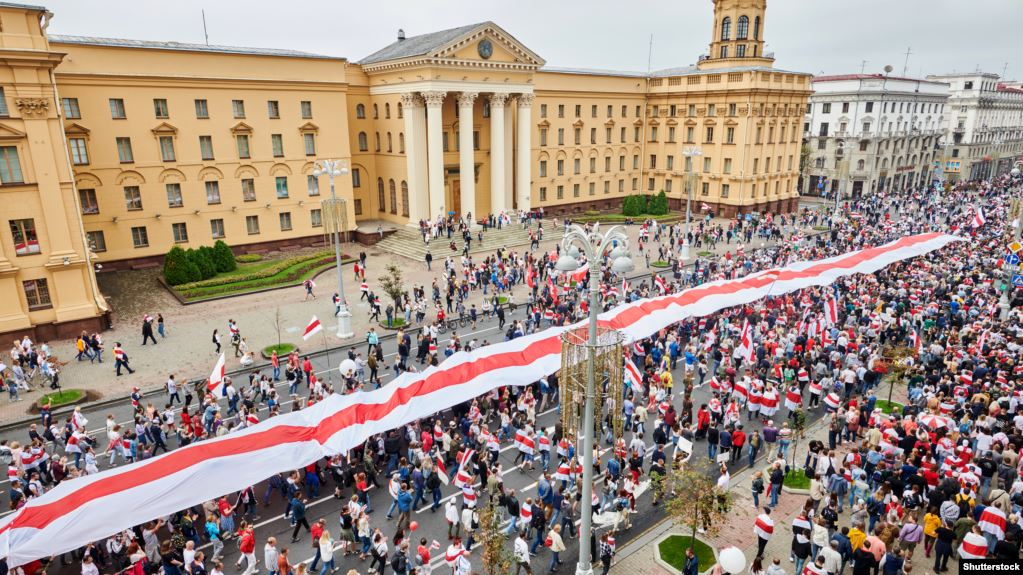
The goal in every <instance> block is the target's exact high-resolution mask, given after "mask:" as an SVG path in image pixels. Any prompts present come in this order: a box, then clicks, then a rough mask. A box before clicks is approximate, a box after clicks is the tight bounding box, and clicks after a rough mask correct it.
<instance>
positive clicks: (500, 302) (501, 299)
mask: <svg viewBox="0 0 1023 575" xmlns="http://www.w3.org/2000/svg"><path fill="white" fill-rule="evenodd" d="M506 303H508V296H503V295H499V296H497V305H504V304H506Z"/></svg>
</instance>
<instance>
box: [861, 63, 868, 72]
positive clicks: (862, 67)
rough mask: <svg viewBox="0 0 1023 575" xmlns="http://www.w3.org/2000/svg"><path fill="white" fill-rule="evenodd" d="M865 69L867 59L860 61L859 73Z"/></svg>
mask: <svg viewBox="0 0 1023 575" xmlns="http://www.w3.org/2000/svg"><path fill="white" fill-rule="evenodd" d="M866 69H867V60H864V61H863V62H861V63H860V74H862V73H863V72H864V71H866Z"/></svg>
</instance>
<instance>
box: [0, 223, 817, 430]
mask: <svg viewBox="0 0 1023 575" xmlns="http://www.w3.org/2000/svg"><path fill="white" fill-rule="evenodd" d="M694 217H695V216H694ZM715 222H716V223H722V224H725V225H727V220H723V219H719V220H715ZM546 227H549V225H548V226H546ZM626 230H627V232H628V234H629V237H630V238H631V239H632V240H633V244H632V245H635V243H634V242H635V239H636V238H637V236H638V234H639V230H640V226H638V225H634V226H626ZM807 231H808V230H803V233H806V232H807ZM552 235H555V234H548V239H547V240H545V241H543V242H541V243H540V249H539V251H541V252H546V251H549V250H552V249H554V247H555V244H556V240H554V239H550V237H549V236H552ZM557 235H560V234H557ZM736 247H737V244H736V243H735V242H732V243H731V244H730V245H729V244H725V243H720V244H718V245H717V247H716V249H713V250H710V249H709V248H708V247H706V246H705V247H704V248H701V250H696V249H695V248H694V249H693V252H694V253H693V257H694V258H695V255H696V254H695V252H696V251H702V250H707V251H711V252H712V253H714V254H718V255H720V254H724V253H725V252H726V251H728V250H732V251H733V253H734V251H735V249H736ZM527 248H528V245H527V246H519V247H512V248H510V249H511V250H512V251H516V252H519V253H522V252H525V251H528V250H527ZM343 250H344V252H345V253H346V254H350V255H353V256H357V255H358V253H359V252H360V251H365V252H366V254H367V266H366V267H367V273H366V280H367V283H368V284H369V287H370V289H371V290H373V291H374V292H375V293H377V294H380V295H382V294H383V291H382V290H381V289H380V280H381V276H382V274H383V272H384V269H385V267H386V265H387V264H388V263H390V262H394V263H396V264H397V265H398V266H399V268H400V269H401V270H402V273H403V282H404V284H405V285H406V286H412V285H416V284H418V285H422V286H424V287H425V288H426V290H427V291H428V293H429V289H430V285H431V283H432V282H433V281H434V280H439V279H440V277H441V272H442V271H443V268H444V263H443V260H439V259H438V260H434V262H433V266H432V267H433V270H432V271H430V270H427V268H426V265H425V263H424V262H421V261H413V260H410V259H408V258H405V257H402V256H398V255H394V254H390V253H387V252H384V251H382V250H380V249H375V248H374V246H361V245H359V244H348V245H345V246H344V248H343ZM654 252H655V254H654V255H655V256H656V247H654ZM289 253H290V252H289ZM270 255H273V254H270ZM633 255H634V260H635V261H636V271H635V272H634V273H633V274H632V276H633V278H639V279H645V277H646V276H648V275H649V274H650V273H651V272H655V271H658V270H656V269H653V268H649V267H648V266H647V265H645V262H644V257H643V256H641V255H639V253H638V252H634V254H633ZM482 257H483V255H482V254H475V255H474V259H475V260H480V259H482ZM653 259H656V257H654V258H653ZM456 261H457V260H456ZM335 270H336V268H330V269H328V270H326V271H324V272H323V273H322V274H320V276H319V277H318V278H316V279H317V283H318V286H317V288H316V290H315V292H316V298H315V299H306V297H305V293H304V290H303V288H302V287H292V288H282V289H279V290H273V291H268V292H262V293H256V294H250V295H245V296H238V297H233V298H227V299H221V300H215V301H208V302H202V303H197V304H192V305H187V306H186V305H181V304H180V303H178V301H177V300H176V299H174V298H173V297H172V296H171V294H170V293H168V292H167V291H166V290H165V289H164V288H163V287H162V286H161V285H160V284H159V283H158V282H157V279H156V278H157V276H158V274H159V273H160V270H159V269H145V270H131V271H119V272H113V273H108V274H100V276H99V281H100V287H101V289H102V291H103V293H104V294H105V295H106V296H107V297H108V299H109V301H110V302H111V305H112V308H113V328H112V329H111V330H108V331H105V332H103V333H102V334H101V337H102V339H103V341H104V344H105V347H106V352H105V354H104V355H105V360H104V362H103V363H102V364H100V363H92V362H89V361H87V360H83V361H76V360H75V355H76V351H75V347H74V340H59V341H50V342H48V343H49V345H50V347H51V353H53V354H55V355H56V356H57V359H58V360H59V361H61V362H66V364H65V365H64V366H63V367H62V368H61V375H60V381H61V385H62V387H63V388H68V389H70V388H78V389H85V390H88V391H89V392H90V394H91V398H90V403H92V404H97V403H98V404H100V405H102V404H106V403H109V402H110V401H113V400H116V399H119V398H126V397H127V396H128V395H129V394H130V393H131V390H132V387H136V386H137V387H139V388H141V389H142V390H143V391H157V390H161V389H163V387H164V382H165V381H166V380H167V378H168V376H169V375H170V374H175V377H176V379H177V380H178V381H190V380H195V379H202V378H206V377H208V375H209V372H210V371H211V369H212V368H213V364H214V363H215V361H216V358H217V354H216V353H215V349H214V346H213V343H212V341H211V339H212V333H213V330H214V329H219V330H220V333H221V337H222V340H223V342H224V343H223V349H224V350H225V352H226V359H227V370H228V371H229V372H230V371H232V370H240V369H241V366H240V364H239V363H238V359H237V358H235V357H233V355H234V354H233V350H232V348H231V346H230V345H229V344H228V340H229V338H228V337H227V336H226V335H224V334H226V333H227V331H228V330H227V323H228V320H229V319H233V320H235V322H237V324H238V326H239V329H240V331H241V334H242V335H243V336H244V337H245V338H246V340H247V343H248V345H249V349H251V350H253V351H256V352H257V362H256V365H259V364H260V363H261V361H262V360H261V359H260V358H259V357H258V350H260V349H262V348H263V347H265V346H267V345H271V344H275V343H278V341H285V342H291V343H296V344H298V345H299V347H300V349H301V351H302V352H303V353H310V352H322V351H324V350H327V349H332V350H339V349H341V350H344V349H347V347H348V346H349V345H357V344H358V343H361V342H362V341H363V339H364V337H363V336H364V334H365V333H366V332H367V331H368V330H369V328H370V327H376V328H377V333H379V334H381V336H384V335H386V334H388V333H389V332H388V331H387V330H384V329H382V328H381V327H380V326H379V325H378V324H375V323H371V322H370V321H369V304H368V303H367V302H365V301H360V300H359V296H360V295H361V294H360V292H359V283H360V282H358V281H356V280H355V277H354V273H353V272H352V268H351V267H350V266H346V269H345V273H344V283H345V293H346V294H347V296H348V300H349V302H350V307H351V311H352V314H353V317H352V328H353V332H354V333H355V338H354V340H355V341H352V340H342V339H339V338H337V337H336V335H335V334H336V331H337V330H336V326H337V324H336V320H334V318H333V315H334V306H333V304H332V303H331V295H332V294H333V293H334V291H335V283H336V277H337V275H336V271H335ZM659 271H661V272H665V271H667V270H659ZM631 279H632V278H630V280H631ZM633 283H635V282H634V281H633ZM527 289H528V288H526V286H525V285H524V284H520V285H517V286H515V287H514V289H513V290H512V291H513V293H514V296H515V298H516V301H518V302H524V301H525V299H526V297H527V295H526V294H527V291H526V290H527ZM384 297H385V296H384ZM482 298H483V295H482V292H481V291H479V290H476V291H474V292H472V293H471V295H470V298H469V301H468V302H467V303H466V307H467V308H468V307H469V304H471V303H476V304H477V307H479V306H480V304H481V302H482ZM147 313H148V314H150V315H152V316H153V317H156V314H157V313H162V314H163V317H164V320H165V326H166V337H160V336H159V335H157V336H156V338H157V340H158V341H159V343H158V344H156V345H154V344H152V343H150V344H149V345H144V346H143V345H140V344H141V339H142V338H141V318H142V317H143V316H144V315H145V314H147ZM314 315H315V316H317V317H318V318H320V321H321V322H322V323H323V325H324V330H323V332H321V334H323V335H322V336H320V335H317V336H315V337H314V338H313V339H312V340H310V341H309V342H308V343H306V342H303V341H302V339H301V334H302V332H303V331H304V329H305V326H306V325H307V324H308V322H309V320H310V318H311V317H312V316H314ZM433 316H434V314H433V313H428V314H427V319H432V318H433ZM381 317H383V314H381ZM495 339H496V338H495V336H491V341H495ZM115 342H121V343H122V344H123V347H124V349H125V351H126V352H127V354H128V357H129V358H130V363H131V366H132V368H134V369H135V373H134V374H128V373H127V372H123V373H124V375H122V376H120V377H118V376H116V375H115V373H114V364H113V357H112V352H111V350H112V349H113V346H114V343H115ZM356 342H358V343H356ZM37 343H41V342H37ZM334 359H335V361H338V362H340V360H341V354H340V353H335V354H334ZM41 381H42V378H41V377H40V378H38V379H37V382H36V384H35V385H34V389H33V391H31V392H23V393H22V395H21V396H22V398H23V399H24V401H21V402H10V401H8V400H7V399H6V398H3V397H0V428H3V427H6V426H23V425H25V424H26V423H27V422H29V421H31V420H32V419H34V417H35V415H34V414H33V413H32V412H30V410H29V408H30V407H31V405H32V403H34V400H36V399H38V398H39V397H40V396H41V395H42V391H43V390H41V389H40V388H39V387H38V385H39V382H41ZM161 406H162V405H159V404H158V407H161ZM58 413H59V412H58Z"/></svg>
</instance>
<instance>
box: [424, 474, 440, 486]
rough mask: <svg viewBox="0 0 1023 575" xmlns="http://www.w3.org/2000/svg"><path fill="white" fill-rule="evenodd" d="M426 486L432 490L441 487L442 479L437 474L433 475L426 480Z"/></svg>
mask: <svg viewBox="0 0 1023 575" xmlns="http://www.w3.org/2000/svg"><path fill="white" fill-rule="evenodd" d="M426 486H427V487H429V488H430V489H431V490H432V489H437V488H438V487H440V477H439V476H438V475H437V472H433V473H431V474H430V476H429V477H427V478H426Z"/></svg>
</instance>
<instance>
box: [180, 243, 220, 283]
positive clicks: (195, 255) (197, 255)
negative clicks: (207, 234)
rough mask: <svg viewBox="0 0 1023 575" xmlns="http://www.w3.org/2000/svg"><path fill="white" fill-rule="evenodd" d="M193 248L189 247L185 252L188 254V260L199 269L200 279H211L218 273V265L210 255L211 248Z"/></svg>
mask: <svg viewBox="0 0 1023 575" xmlns="http://www.w3.org/2000/svg"><path fill="white" fill-rule="evenodd" d="M205 250H206V251H204V248H199V249H197V250H196V249H192V248H189V249H188V251H186V252H185V254H186V255H187V256H188V261H190V262H192V264H193V265H195V267H196V269H198V270H199V279H204V280H206V279H210V278H211V277H213V276H215V275H217V266H215V265H214V264H213V258H211V257H210V255H209V252H210V251H211V250H210V249H209V248H205Z"/></svg>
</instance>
